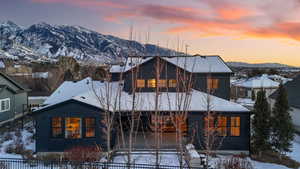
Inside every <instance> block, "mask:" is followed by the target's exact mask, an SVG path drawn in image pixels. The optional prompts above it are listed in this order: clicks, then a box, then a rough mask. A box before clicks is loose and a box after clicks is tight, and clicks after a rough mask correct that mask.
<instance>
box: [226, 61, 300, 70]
mask: <svg viewBox="0 0 300 169" xmlns="http://www.w3.org/2000/svg"><path fill="white" fill-rule="evenodd" d="M226 64H227V65H228V66H230V67H244V68H299V67H296V66H291V65H286V64H281V63H247V62H239V61H229V62H226Z"/></svg>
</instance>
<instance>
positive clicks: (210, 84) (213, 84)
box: [207, 77, 219, 90]
mask: <svg viewBox="0 0 300 169" xmlns="http://www.w3.org/2000/svg"><path fill="white" fill-rule="evenodd" d="M217 88H219V79H213V78H210V77H209V78H207V89H209V90H211V89H217Z"/></svg>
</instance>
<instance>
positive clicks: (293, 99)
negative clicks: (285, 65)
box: [270, 74, 300, 108]
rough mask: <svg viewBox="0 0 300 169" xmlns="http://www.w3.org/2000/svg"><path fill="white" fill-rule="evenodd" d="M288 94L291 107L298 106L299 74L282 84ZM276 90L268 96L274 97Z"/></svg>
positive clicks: (299, 98) (299, 104)
mask: <svg viewBox="0 0 300 169" xmlns="http://www.w3.org/2000/svg"><path fill="white" fill-rule="evenodd" d="M284 87H285V89H286V91H287V94H288V101H289V105H290V106H292V107H296V108H300V74H298V75H297V76H296V77H295V78H294V79H293V80H292V81H288V82H287V83H285V84H284ZM277 95H278V90H276V91H275V92H274V93H273V94H271V95H270V98H272V99H276V97H277Z"/></svg>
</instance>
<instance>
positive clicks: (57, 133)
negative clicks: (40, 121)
mask: <svg viewBox="0 0 300 169" xmlns="http://www.w3.org/2000/svg"><path fill="white" fill-rule="evenodd" d="M62 126H63V125H62V118H61V117H53V118H52V119H51V135H52V137H63V128H62Z"/></svg>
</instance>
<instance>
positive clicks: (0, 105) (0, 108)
mask: <svg viewBox="0 0 300 169" xmlns="http://www.w3.org/2000/svg"><path fill="white" fill-rule="evenodd" d="M2 101H4V104H6V101H8V108H7V109H6V105H5V108H4V109H3V110H2ZM9 110H10V98H6V99H0V112H6V111H9Z"/></svg>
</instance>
